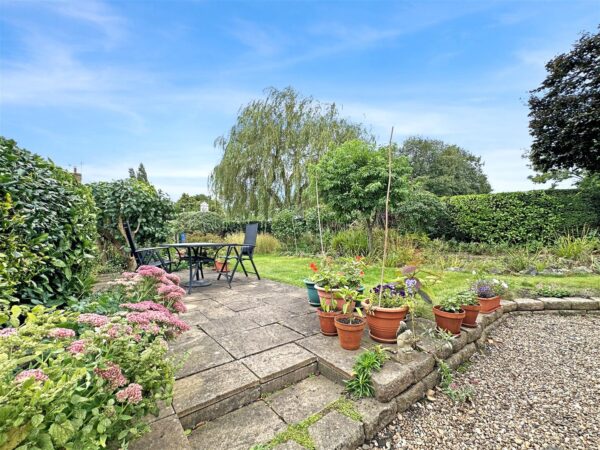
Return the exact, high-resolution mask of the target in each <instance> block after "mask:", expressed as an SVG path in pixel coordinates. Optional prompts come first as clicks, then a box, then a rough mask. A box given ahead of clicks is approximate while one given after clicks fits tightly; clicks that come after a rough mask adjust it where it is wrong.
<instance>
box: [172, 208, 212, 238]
mask: <svg viewBox="0 0 600 450" xmlns="http://www.w3.org/2000/svg"><path fill="white" fill-rule="evenodd" d="M173 228H174V229H175V230H174V231H175V232H182V231H183V232H185V233H200V234H209V233H210V234H220V233H221V232H222V231H223V218H222V217H221V216H220V215H219V214H217V213H214V212H200V211H185V212H180V213H179V214H177V215H176V216H175V220H174V221H173Z"/></svg>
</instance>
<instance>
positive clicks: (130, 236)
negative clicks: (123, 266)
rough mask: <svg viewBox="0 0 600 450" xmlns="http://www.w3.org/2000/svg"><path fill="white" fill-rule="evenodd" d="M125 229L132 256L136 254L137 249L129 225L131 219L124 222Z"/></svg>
mask: <svg viewBox="0 0 600 450" xmlns="http://www.w3.org/2000/svg"><path fill="white" fill-rule="evenodd" d="M123 229H124V230H125V237H126V238H127V244H128V245H129V249H130V250H131V256H135V253H136V251H137V249H136V247H135V241H134V240H133V234H132V233H131V227H130V226H129V221H127V222H125V223H124V224H123Z"/></svg>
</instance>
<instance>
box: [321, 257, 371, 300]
mask: <svg viewBox="0 0 600 450" xmlns="http://www.w3.org/2000/svg"><path fill="white" fill-rule="evenodd" d="M364 266H365V264H364V262H363V260H362V258H361V257H360V256H357V257H356V258H352V259H346V260H343V261H342V263H341V264H339V263H338V264H335V263H334V262H333V260H332V259H331V258H327V259H325V260H324V263H323V266H322V269H321V270H319V272H318V273H319V275H318V278H317V281H316V285H315V289H316V290H317V293H318V294H319V298H321V299H325V300H326V301H327V302H330V303H334V302H335V303H336V304H337V309H338V310H340V311H341V309H342V307H343V305H344V299H343V298H342V295H341V292H340V291H341V289H344V288H347V289H352V290H354V291H357V292H360V291H361V290H362V285H361V281H362V278H363V276H364V275H365V273H364V270H363V269H364Z"/></svg>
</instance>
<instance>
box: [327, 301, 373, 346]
mask: <svg viewBox="0 0 600 450" xmlns="http://www.w3.org/2000/svg"><path fill="white" fill-rule="evenodd" d="M354 303H355V302H354V300H348V301H346V303H344V307H343V309H342V312H343V314H338V315H337V316H335V319H334V320H335V327H336V329H337V334H338V338H339V340H340V346H341V347H342V348H343V349H344V350H358V348H359V347H360V341H361V339H362V335H363V331H364V329H365V327H366V325H367V322H366V320H365V318H364V317H363V314H362V312H361V310H360V309H359V308H355V306H354ZM353 310H355V311H356V314H352V313H350V314H349V313H348V312H349V311H350V312H352V311H353Z"/></svg>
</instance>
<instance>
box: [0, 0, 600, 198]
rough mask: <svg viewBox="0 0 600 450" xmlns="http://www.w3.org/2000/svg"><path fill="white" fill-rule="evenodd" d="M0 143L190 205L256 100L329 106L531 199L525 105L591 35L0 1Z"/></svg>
mask: <svg viewBox="0 0 600 450" xmlns="http://www.w3.org/2000/svg"><path fill="white" fill-rule="evenodd" d="M0 9H1V10H0V134H2V135H4V136H6V137H10V138H12V139H15V140H16V141H17V142H18V143H19V144H20V146H22V147H25V148H28V149H29V150H31V151H33V152H35V153H38V154H40V155H42V156H46V157H50V158H51V159H52V160H54V161H55V162H56V163H58V164H60V165H62V166H63V167H69V166H73V165H77V166H80V165H81V164H83V167H82V170H83V176H84V180H85V181H96V180H110V179H117V178H122V177H125V176H127V168H128V167H132V166H135V167H137V165H138V164H139V163H140V162H144V164H145V166H146V169H147V171H148V174H149V177H150V179H151V181H152V182H153V183H154V184H156V185H157V186H159V187H160V188H161V189H163V190H165V191H166V192H168V193H169V194H170V195H171V197H172V198H173V199H177V198H178V197H179V195H180V194H181V193H182V192H188V193H200V192H207V176H208V174H209V173H210V171H211V170H212V168H213V167H214V165H215V164H216V163H218V161H219V159H220V153H219V151H218V150H216V149H215V148H214V147H213V142H214V140H215V138H216V137H218V136H220V135H222V134H224V133H226V132H227V131H228V129H229V128H230V127H231V125H232V124H233V123H234V121H235V118H236V114H237V112H238V110H239V108H240V107H241V106H242V105H244V104H246V103H248V102H249V101H250V100H252V99H255V98H258V97H261V96H262V92H263V89H264V88H266V87H268V86H275V87H279V88H282V87H285V86H288V85H291V86H294V87H295V88H297V89H298V90H300V91H301V92H302V93H303V94H305V95H312V96H314V97H315V98H317V99H319V100H321V101H324V102H336V104H338V105H339V106H340V107H341V113H342V115H343V116H346V117H349V118H351V119H353V120H356V121H361V122H363V123H365V124H366V125H367V126H368V127H369V128H370V129H371V131H372V132H373V133H374V134H375V135H376V136H377V137H378V139H379V141H380V142H382V143H383V142H385V141H386V140H387V138H388V136H389V131H390V128H391V126H392V125H393V126H394V127H395V129H396V140H398V141H401V140H402V139H403V138H405V137H407V136H410V135H422V136H429V137H435V138H439V139H443V140H444V141H447V142H449V143H454V144H458V145H460V146H462V147H464V148H466V149H468V150H470V151H471V152H473V153H475V154H477V155H481V156H482V157H483V160H484V161H485V171H486V173H487V174H488V176H489V179H490V182H491V184H492V187H493V188H494V190H495V191H511V190H524V189H529V188H531V187H534V185H533V184H531V183H530V182H529V181H528V180H527V175H528V174H529V173H530V172H529V170H528V169H527V167H526V165H527V161H526V160H523V159H522V158H521V154H522V153H523V152H524V151H525V150H526V149H527V148H528V146H529V143H530V138H529V135H528V128H527V122H528V120H527V112H528V111H527V107H526V99H527V95H528V94H527V92H528V90H530V89H533V88H535V87H537V86H538V85H539V83H540V82H541V80H543V78H544V73H545V71H544V63H545V62H546V61H547V60H548V59H550V58H551V57H552V56H554V55H556V54H558V53H561V52H564V51H568V50H569V48H570V47H571V45H572V43H573V42H575V41H576V39H577V38H578V35H579V33H580V32H581V31H595V29H596V27H597V25H598V23H600V2H599V1H597V0H595V1H588V0H585V1H576V0H570V1H558V0H555V1H550V0H548V1H520V2H519V1H483V0H482V1H475V0H472V1H461V2H455V1H437V2H434V1H396V2H383V1H370V2H358V1H353V2H343V1H335V2H317V1H304V2H292V1H268V2H250V1H246V2H233V1H220V2H209V1H167V0H163V1H143V0H137V1H133V0H130V1H112V2H109V1H100V0H92V1H87V0H78V1H74V0H73V1H70V2H67V1H49V0H48V1H27V0H20V1H7V0H0Z"/></svg>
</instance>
